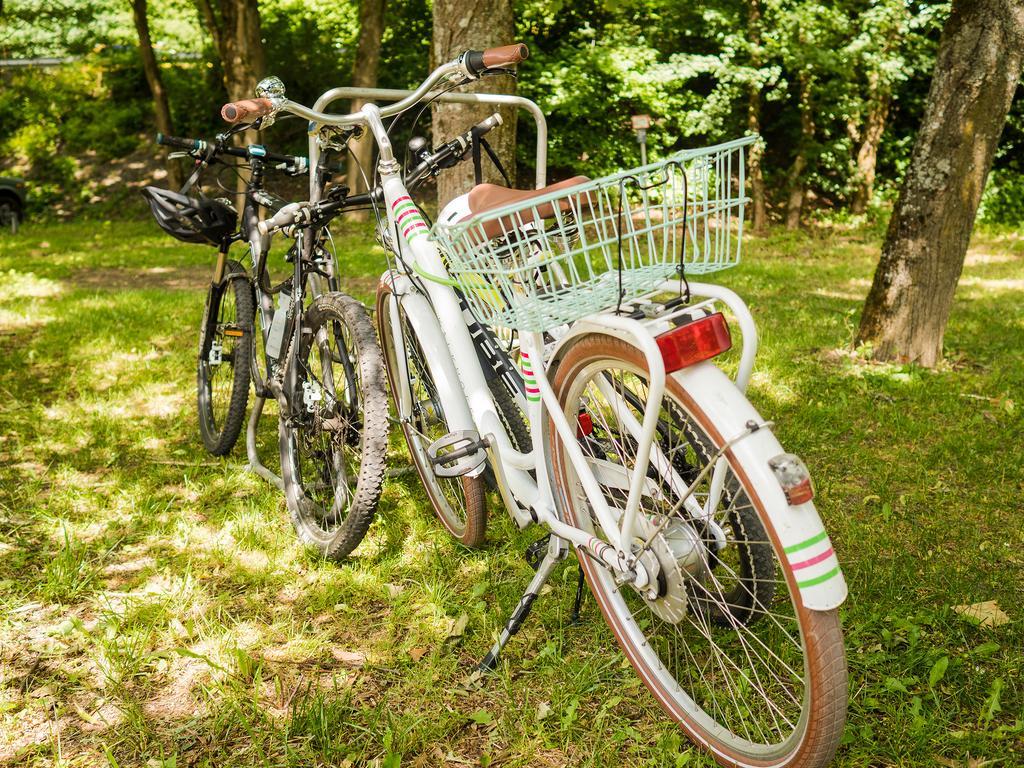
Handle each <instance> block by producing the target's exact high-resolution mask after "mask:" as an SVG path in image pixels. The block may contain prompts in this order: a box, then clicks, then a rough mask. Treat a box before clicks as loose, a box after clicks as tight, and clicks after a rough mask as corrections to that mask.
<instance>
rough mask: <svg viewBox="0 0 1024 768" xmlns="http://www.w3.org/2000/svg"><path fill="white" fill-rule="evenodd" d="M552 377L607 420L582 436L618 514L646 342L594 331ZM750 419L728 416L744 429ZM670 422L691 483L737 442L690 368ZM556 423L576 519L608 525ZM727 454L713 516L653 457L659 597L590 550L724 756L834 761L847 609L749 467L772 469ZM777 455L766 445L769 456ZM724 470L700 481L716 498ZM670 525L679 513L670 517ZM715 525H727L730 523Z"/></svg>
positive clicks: (570, 510)
mask: <svg viewBox="0 0 1024 768" xmlns="http://www.w3.org/2000/svg"><path fill="white" fill-rule="evenodd" d="M715 374H717V375H718V377H719V378H716V379H714V381H715V390H716V391H715V396H716V397H723V396H729V394H730V392H731V393H732V394H734V395H735V397H736V398H739V399H742V396H741V395H740V394H739V393H738V392H737V391H736V390H735V388H733V387H732V386H731V383H730V382H729V381H728V380H727V379H726V378H725V377H724V375H722V374H720V373H719V372H717V371H715ZM553 386H554V389H555V392H556V394H557V395H558V397H559V402H560V403H561V404H562V407H563V408H564V412H565V413H566V415H567V416H568V417H570V418H575V417H576V415H577V414H578V413H580V412H581V410H582V411H585V412H586V413H587V414H589V416H590V421H591V422H592V423H593V430H592V431H591V432H590V433H589V434H588V435H585V436H583V437H581V438H580V445H581V447H582V448H583V451H584V454H585V455H586V456H587V457H588V459H589V460H592V461H594V462H595V463H597V462H600V463H601V464H600V466H601V467H602V469H603V471H602V472H601V474H600V477H602V478H604V479H603V480H600V481H599V482H601V483H602V490H603V493H604V495H605V498H606V500H607V502H608V504H609V507H610V508H611V509H612V511H613V514H614V512H615V510H617V509H618V510H621V509H623V508H624V506H625V498H626V492H625V490H624V488H623V483H622V480H623V479H627V480H628V479H629V478H630V477H631V473H632V467H633V466H635V464H634V460H635V455H636V445H637V442H636V439H634V437H633V436H632V434H631V427H630V426H629V422H630V421H631V420H632V419H631V417H630V416H628V415H627V412H628V413H630V414H632V418H642V404H643V403H645V402H646V398H647V370H646V366H645V362H644V357H643V355H642V354H641V353H640V352H639V351H638V350H637V349H636V348H634V347H632V346H630V345H629V344H627V343H625V342H623V341H621V340H618V339H612V338H610V337H608V336H604V335H598V334H594V335H589V336H586V337H583V338H581V339H580V340H579V341H577V342H575V343H573V344H572V346H571V347H570V348H569V349H568V350H566V352H565V354H564V356H563V357H562V359H561V360H560V362H559V365H558V368H557V372H556V373H555V376H554V381H553ZM723 393H724V394H723ZM743 405H744V406H746V403H745V402H744V403H743ZM746 407H749V406H746ZM570 423H571V422H570ZM742 424H743V422H742V421H741V422H740V423H739V424H738V425H730V427H729V429H730V430H732V432H735V433H739V432H740V431H741V430H742ZM658 426H659V428H658V431H657V433H656V438H655V439H656V442H657V445H658V447H659V448H660V449H661V451H662V452H663V453H664V454H665V457H666V458H668V459H669V460H670V461H671V464H672V466H673V467H674V468H675V470H676V472H677V473H678V474H679V475H680V476H681V477H682V479H683V481H684V482H685V483H686V484H690V483H692V482H693V481H694V480H695V479H696V478H697V474H698V472H699V470H700V469H701V468H703V467H704V466H705V465H706V464H707V462H708V460H709V457H710V456H711V455H712V454H713V453H714V452H715V451H716V450H717V449H718V448H719V447H720V446H721V445H722V444H723V442H724V440H723V437H722V434H721V433H720V432H719V430H718V429H717V428H716V426H715V424H712V423H711V422H710V420H709V419H708V417H707V416H706V415H705V413H704V411H703V410H702V408H701V406H700V404H699V403H698V400H697V399H696V398H695V397H694V395H693V394H691V393H690V392H688V391H687V390H686V389H685V388H684V387H683V386H682V384H681V383H680V379H679V378H678V377H669V381H668V383H667V386H666V393H665V397H664V400H663V404H662V412H661V415H660V423H659V425H658ZM551 433H552V437H551V447H552V454H553V455H552V467H553V474H554V480H555V484H556V488H558V489H559V490H558V493H559V496H560V502H561V503H562V505H563V509H564V511H565V514H566V518H567V520H568V521H569V522H571V523H573V524H574V525H576V526H578V527H580V528H582V529H583V530H585V531H587V532H588V533H591V534H592V535H594V536H596V537H597V538H599V539H603V540H607V539H608V536H607V534H606V532H605V531H604V530H603V529H602V527H601V525H600V524H599V523H598V522H597V520H596V518H595V516H594V515H593V514H592V513H591V511H590V506H589V504H588V503H587V501H586V497H585V495H584V494H583V491H582V488H581V485H580V482H579V479H578V475H577V473H576V470H575V468H574V466H573V465H572V463H571V460H570V459H569V456H568V454H567V452H566V450H565V446H564V445H562V443H561V441H560V440H559V438H558V436H557V433H555V431H554V430H553V429H552V430H551ZM727 434H729V436H730V437H731V436H732V433H727ZM772 442H774V440H773V441H772ZM776 445H777V444H776ZM724 456H725V459H726V460H727V474H726V478H725V483H724V488H725V491H724V493H723V494H722V499H721V502H720V503H719V505H718V507H717V508H716V509H715V510H713V521H714V525H710V524H702V523H701V522H700V521H699V520H698V519H696V518H695V517H694V516H693V515H692V514H687V512H686V508H685V507H684V508H683V510H682V512H681V513H678V514H676V513H674V512H673V509H674V507H676V506H677V502H678V501H679V495H678V494H677V493H675V492H674V491H673V487H672V484H671V483H670V482H668V480H667V478H666V479H665V480H663V479H661V477H660V473H659V472H657V471H655V470H653V469H650V470H649V471H648V477H649V478H650V481H649V483H648V486H647V490H646V491H645V492H644V494H643V496H642V499H641V515H640V516H639V518H640V525H641V528H642V533H643V541H640V542H636V545H637V546H638V547H641V545H642V544H643V543H644V542H646V541H647V539H651V544H650V548H649V550H648V551H647V553H646V554H645V555H643V558H642V562H643V563H644V565H645V567H647V568H648V570H649V572H652V573H656V574H657V597H656V598H651V597H650V596H649V595H644V594H640V593H639V592H638V591H637V590H635V589H633V588H631V587H628V586H627V587H620V586H619V585H617V584H616V583H615V581H614V577H613V575H612V574H611V573H610V572H609V571H607V570H605V569H603V568H601V567H600V566H598V565H596V564H595V562H594V561H593V560H592V559H591V558H587V557H580V563H581V566H582V568H583V571H584V573H585V574H586V577H587V580H588V582H589V584H590V587H591V590H592V591H593V593H594V595H595V597H596V599H597V602H598V604H599V605H600V607H601V611H602V613H603V615H604V617H605V620H606V621H607V623H608V624H609V626H610V627H611V629H612V630H613V632H614V634H615V636H616V639H617V640H618V642H619V644H620V646H621V647H622V649H623V651H624V652H625V653H626V655H627V657H628V658H629V660H630V661H631V662H632V664H633V666H634V668H635V669H636V671H637V672H638V673H639V675H640V677H641V678H642V679H643V681H644V683H645V684H646V685H647V687H648V688H649V689H650V690H651V691H652V693H654V695H655V697H656V698H657V700H658V701H659V703H660V704H661V705H662V707H663V708H664V709H665V710H666V712H668V714H669V715H670V716H671V717H672V718H673V719H674V720H676V721H677V722H678V723H679V724H680V725H681V726H682V727H683V729H684V730H685V731H686V732H687V733H688V734H689V736H690V737H691V738H692V739H693V740H694V741H696V742H697V743H699V744H701V745H703V746H704V747H705V748H707V749H709V750H710V751H711V752H712V754H713V755H714V757H715V758H716V759H717V760H718V762H720V763H721V764H723V765H729V766H736V765H742V766H791V767H792V766H802V767H803V768H811V767H817V766H823V765H825V764H826V763H827V762H828V761H829V760H830V759H831V757H832V755H833V754H834V752H835V749H836V746H837V745H838V743H839V739H840V736H841V735H842V730H843V724H844V721H845V713H846V701H847V695H846V662H845V657H844V652H843V641H842V634H841V631H840V627H839V619H838V613H837V611H835V610H832V611H827V612H822V611H812V610H809V609H807V608H805V607H804V606H803V604H802V601H801V599H800V596H799V593H798V591H797V588H796V580H795V578H794V575H793V570H792V567H791V566H790V564H789V561H788V559H787V558H786V557H785V556H783V552H782V549H781V545H780V543H779V538H778V536H777V534H776V532H775V530H774V528H773V527H772V524H771V521H770V520H769V518H768V516H767V514H766V512H765V507H764V504H763V502H762V501H761V498H760V496H759V493H758V490H759V489H758V488H756V487H753V486H752V484H751V482H750V480H749V478H750V477H756V476H758V475H757V474H755V473H753V472H751V471H748V470H749V467H750V465H744V464H741V463H740V462H739V460H738V459H737V458H736V453H735V452H734V451H733V450H729V451H726V453H725V454H724ZM769 458H770V456H767V455H766V456H764V457H763V459H764V461H765V463H767V461H768V459H769ZM758 460H759V461H760V458H759V459H758ZM748 461H749V458H748ZM613 468H618V469H613ZM665 474H666V475H668V473H667V472H666V473H665ZM711 476H712V473H711V472H709V473H708V474H707V475H706V476H705V477H704V479H703V480H702V481H701V482H700V483H698V485H697V488H696V489H695V493H694V498H695V499H696V500H697V501H698V502H699V504H700V506H701V507H703V506H704V505H705V502H706V500H707V498H708V495H709V486H710V483H711ZM615 477H618V480H614V479H609V478H615ZM676 488H679V486H678V483H677V485H676ZM761 490H762V492H764V491H765V490H766V489H761ZM666 517H668V520H665V518H666ZM658 524H664V528H662V529H660V532H658V531H657V530H656V529H655V527H654V526H656V525H658ZM645 526H646V527H645ZM716 527H717V528H716ZM715 530H717V531H718V532H720V533H723V534H724V537H722V538H716V536H715V535H714V532H715ZM652 534H653V536H652ZM717 542H720V543H717Z"/></svg>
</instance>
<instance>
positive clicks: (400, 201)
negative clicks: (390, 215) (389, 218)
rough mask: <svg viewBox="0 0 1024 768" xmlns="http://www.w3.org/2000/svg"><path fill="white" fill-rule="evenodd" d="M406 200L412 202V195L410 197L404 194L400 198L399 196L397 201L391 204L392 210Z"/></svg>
mask: <svg viewBox="0 0 1024 768" xmlns="http://www.w3.org/2000/svg"><path fill="white" fill-rule="evenodd" d="M406 200H408V201H409V202H410V203H411V202H412V198H411V197H409V196H408V195H402V196H401V197H400V198H398V199H397V200H395V202H393V203H392V204H391V208H392V210H394V209H395V208H396V207H397V206H398V204H399V203H404V202H405V201H406Z"/></svg>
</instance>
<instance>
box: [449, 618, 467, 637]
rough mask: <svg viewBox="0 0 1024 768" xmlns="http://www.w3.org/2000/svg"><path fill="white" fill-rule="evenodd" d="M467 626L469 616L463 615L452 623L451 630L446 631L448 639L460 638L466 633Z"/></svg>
mask: <svg viewBox="0 0 1024 768" xmlns="http://www.w3.org/2000/svg"><path fill="white" fill-rule="evenodd" d="M467 624H469V614H468V613H463V614H462V615H461V616H459V618H457V619H456V620H455V621H454V622H452V626H451V628H450V629H449V630H448V637H462V635H463V633H464V632H465V631H466V625H467Z"/></svg>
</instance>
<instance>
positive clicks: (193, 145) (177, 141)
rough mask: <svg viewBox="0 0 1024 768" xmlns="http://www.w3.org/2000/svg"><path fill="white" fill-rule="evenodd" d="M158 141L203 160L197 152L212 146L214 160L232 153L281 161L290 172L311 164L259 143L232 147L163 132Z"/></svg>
mask: <svg viewBox="0 0 1024 768" xmlns="http://www.w3.org/2000/svg"><path fill="white" fill-rule="evenodd" d="M156 143H157V144H162V145H163V146H165V147H177V148H179V149H184V150H186V151H187V152H188V153H189V154H191V155H193V156H194V157H197V158H198V159H200V160H202V159H203V158H202V157H199V156H198V155H197V153H202V154H206V153H207V151H208V150H209V149H211V148H212V150H213V151H212V152H211V153H210V156H209V158H207V159H208V160H213V158H214V157H216V156H217V155H230V156H231V157H240V158H244V159H246V160H252V159H253V158H259V159H260V160H265V161H269V162H271V163H280V164H284V165H287V166H289V168H288V169H285V170H287V171H288V172H289V173H303V172H305V171H306V169H307V168H308V166H309V161H308V160H307V159H306V158H305V157H298V156H297V155H282V154H280V153H277V152H267V151H266V150H265V149H264V148H263V147H262V146H260V145H258V144H250V145H249V146H248V147H231V146H227V145H224V144H218V143H213V144H211V143H210V142H208V141H204V140H203V139H182V138H179V137H178V136H167V135H166V134H163V133H158V134H157V135H156Z"/></svg>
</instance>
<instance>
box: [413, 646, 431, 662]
mask: <svg viewBox="0 0 1024 768" xmlns="http://www.w3.org/2000/svg"><path fill="white" fill-rule="evenodd" d="M426 652H427V649H426V648H410V649H409V656H410V658H412V660H413V661H419V660H420V659H422V658H423V654H425V653H426Z"/></svg>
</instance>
